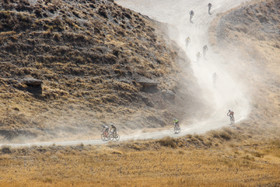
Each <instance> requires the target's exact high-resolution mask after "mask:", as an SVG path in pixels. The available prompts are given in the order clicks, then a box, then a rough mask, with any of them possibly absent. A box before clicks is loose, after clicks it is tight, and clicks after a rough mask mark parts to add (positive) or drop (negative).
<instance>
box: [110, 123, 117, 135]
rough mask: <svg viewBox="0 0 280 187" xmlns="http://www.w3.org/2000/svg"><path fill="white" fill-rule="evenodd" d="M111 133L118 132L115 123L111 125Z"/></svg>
mask: <svg viewBox="0 0 280 187" xmlns="http://www.w3.org/2000/svg"><path fill="white" fill-rule="evenodd" d="M111 133H112V134H113V135H115V134H117V128H116V126H115V125H113V124H112V125H111Z"/></svg>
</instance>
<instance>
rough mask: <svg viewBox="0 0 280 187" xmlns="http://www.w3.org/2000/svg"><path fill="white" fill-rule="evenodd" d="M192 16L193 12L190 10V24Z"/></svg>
mask: <svg viewBox="0 0 280 187" xmlns="http://www.w3.org/2000/svg"><path fill="white" fill-rule="evenodd" d="M193 16H194V11H193V10H191V11H190V22H191V23H192V18H193Z"/></svg>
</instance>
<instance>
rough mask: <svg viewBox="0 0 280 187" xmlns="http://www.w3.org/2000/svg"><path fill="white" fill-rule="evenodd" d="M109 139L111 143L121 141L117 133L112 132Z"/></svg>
mask: <svg viewBox="0 0 280 187" xmlns="http://www.w3.org/2000/svg"><path fill="white" fill-rule="evenodd" d="M109 139H110V140H111V141H119V140H120V135H119V134H118V133H117V132H112V133H110V135H109Z"/></svg>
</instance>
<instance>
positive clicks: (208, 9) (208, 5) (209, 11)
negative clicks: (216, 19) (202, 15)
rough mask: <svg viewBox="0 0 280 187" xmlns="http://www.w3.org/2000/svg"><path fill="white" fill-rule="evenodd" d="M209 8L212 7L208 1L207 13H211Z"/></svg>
mask: <svg viewBox="0 0 280 187" xmlns="http://www.w3.org/2000/svg"><path fill="white" fill-rule="evenodd" d="M211 8H212V4H211V3H208V14H209V15H211V12H210V11H211Z"/></svg>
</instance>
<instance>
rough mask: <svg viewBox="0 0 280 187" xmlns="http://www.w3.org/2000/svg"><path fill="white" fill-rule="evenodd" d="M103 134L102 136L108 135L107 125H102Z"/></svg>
mask: <svg viewBox="0 0 280 187" xmlns="http://www.w3.org/2000/svg"><path fill="white" fill-rule="evenodd" d="M103 133H104V135H105V134H106V136H108V135H109V127H108V126H107V125H103Z"/></svg>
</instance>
